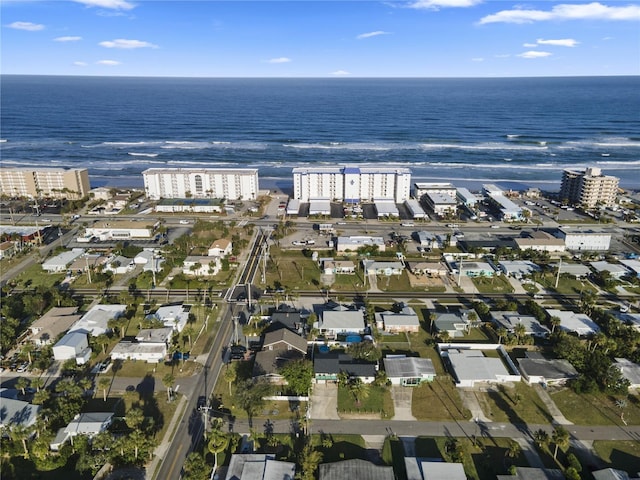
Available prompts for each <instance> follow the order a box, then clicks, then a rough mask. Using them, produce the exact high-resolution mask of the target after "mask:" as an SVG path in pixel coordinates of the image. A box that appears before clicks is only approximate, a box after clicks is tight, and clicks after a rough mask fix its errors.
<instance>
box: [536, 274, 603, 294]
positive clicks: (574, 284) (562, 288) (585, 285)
mask: <svg viewBox="0 0 640 480" xmlns="http://www.w3.org/2000/svg"><path fill="white" fill-rule="evenodd" d="M539 283H540V284H541V285H543V286H545V287H546V288H549V289H551V290H555V291H557V292H558V293H564V294H569V295H573V294H576V293H578V294H579V293H580V292H582V291H584V290H591V291H594V292H596V291H598V288H597V287H596V286H595V285H593V284H592V283H591V282H589V281H588V280H578V279H576V278H574V277H571V276H567V275H560V279H559V280H558V288H555V284H556V275H554V274H553V273H545V274H544V276H543V277H542V280H541V281H539Z"/></svg>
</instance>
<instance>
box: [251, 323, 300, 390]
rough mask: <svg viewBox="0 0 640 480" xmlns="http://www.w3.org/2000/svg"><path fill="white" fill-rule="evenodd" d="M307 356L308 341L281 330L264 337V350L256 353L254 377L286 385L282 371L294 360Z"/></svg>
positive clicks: (289, 331) (285, 329)
mask: <svg viewBox="0 0 640 480" xmlns="http://www.w3.org/2000/svg"><path fill="white" fill-rule="evenodd" d="M306 355H307V341H306V340H305V339H304V338H302V337H301V336H299V335H296V334H295V333H293V332H292V331H291V330H289V329H288V328H281V329H279V330H275V331H272V332H267V333H266V334H265V335H264V340H263V342H262V349H261V350H260V351H259V352H257V353H256V358H255V362H254V364H253V377H254V378H257V377H262V378H265V379H267V380H269V381H270V382H272V383H277V384H281V385H282V384H286V380H285V379H284V377H282V375H280V373H279V371H280V369H281V368H282V367H283V366H284V365H285V364H286V363H287V362H290V361H293V360H301V359H303V358H305V357H306Z"/></svg>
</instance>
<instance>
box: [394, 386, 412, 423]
mask: <svg viewBox="0 0 640 480" xmlns="http://www.w3.org/2000/svg"><path fill="white" fill-rule="evenodd" d="M391 398H392V399H393V409H394V411H395V415H394V417H393V419H394V420H415V419H416V418H415V417H414V416H413V415H412V414H411V399H412V398H413V388H412V387H400V386H392V387H391Z"/></svg>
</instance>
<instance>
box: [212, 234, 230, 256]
mask: <svg viewBox="0 0 640 480" xmlns="http://www.w3.org/2000/svg"><path fill="white" fill-rule="evenodd" d="M232 250H233V244H232V243H231V240H227V239H226V238H220V239H218V240H216V241H215V242H213V243H212V244H211V246H210V247H209V252H208V253H207V255H209V256H210V257H226V256H227V255H231V251H232Z"/></svg>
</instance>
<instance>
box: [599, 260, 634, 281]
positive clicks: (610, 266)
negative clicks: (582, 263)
mask: <svg viewBox="0 0 640 480" xmlns="http://www.w3.org/2000/svg"><path fill="white" fill-rule="evenodd" d="M591 268H593V269H594V270H595V271H596V272H598V273H601V272H609V275H611V278H613V279H615V280H620V279H621V278H622V277H624V276H625V275H629V270H627V269H626V267H624V266H623V265H619V264H617V263H609V262H605V261H601V262H591Z"/></svg>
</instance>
